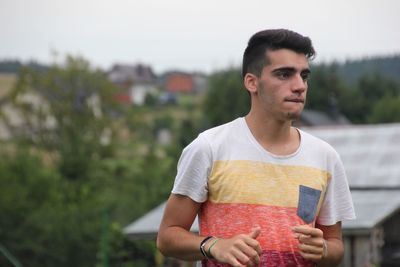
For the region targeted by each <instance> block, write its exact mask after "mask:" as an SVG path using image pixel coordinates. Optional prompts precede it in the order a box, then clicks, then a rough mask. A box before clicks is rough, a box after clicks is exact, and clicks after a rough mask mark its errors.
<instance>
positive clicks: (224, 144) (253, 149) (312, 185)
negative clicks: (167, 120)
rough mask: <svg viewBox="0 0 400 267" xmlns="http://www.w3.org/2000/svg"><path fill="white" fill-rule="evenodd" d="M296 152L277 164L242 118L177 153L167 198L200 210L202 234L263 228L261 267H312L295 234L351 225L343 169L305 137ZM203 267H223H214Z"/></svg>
mask: <svg viewBox="0 0 400 267" xmlns="http://www.w3.org/2000/svg"><path fill="white" fill-rule="evenodd" d="M298 131H299V133H300V137H301V140H300V146H299V148H298V149H297V151H296V152H294V153H293V154H291V155H286V156H277V155H274V154H272V153H270V152H268V151H267V150H265V149H264V148H263V147H262V146H261V145H260V144H259V143H258V142H257V141H256V139H255V138H254V136H253V135H252V133H251V132H250V129H249V128H248V126H247V123H246V121H245V119H244V118H238V119H236V120H234V121H232V122H230V123H227V124H224V125H221V126H218V127H215V128H212V129H209V130H207V131H205V132H203V133H201V134H200V135H199V136H198V137H197V138H196V139H195V140H194V141H193V142H192V143H191V144H189V145H188V146H187V147H186V148H185V149H184V150H183V152H182V155H181V158H180V160H179V163H178V173H177V176H176V179H175V183H174V187H173V190H172V193H174V194H181V195H186V196H188V197H190V198H191V199H193V200H194V201H196V202H201V203H203V204H202V206H201V210H200V213H199V223H200V234H201V235H203V236H208V235H213V236H217V237H221V238H230V237H233V236H235V235H237V234H246V233H250V232H251V230H252V229H253V228H254V227H256V226H260V227H261V234H260V235H259V236H258V238H257V240H258V242H259V243H260V245H261V248H262V251H263V252H262V255H261V266H313V265H314V264H313V263H312V262H309V261H306V260H304V259H303V258H302V257H301V256H300V254H299V252H298V240H297V239H295V238H294V234H293V232H292V227H293V226H296V225H301V224H309V225H311V226H314V225H315V222H317V223H318V224H321V225H333V224H335V223H336V222H338V221H342V220H347V219H353V218H354V217H355V215H354V209H353V204H352V200H351V195H350V191H349V187H348V183H347V179H346V175H345V172H344V169H343V165H342V162H341V160H340V158H339V156H338V154H337V153H336V151H335V150H334V149H333V148H332V147H331V146H330V145H328V144H327V143H326V142H324V141H322V140H320V139H317V138H316V137H313V136H311V135H309V134H307V133H305V132H304V131H302V130H299V129H298ZM203 266H223V265H221V264H218V263H216V262H215V261H212V260H205V261H203Z"/></svg>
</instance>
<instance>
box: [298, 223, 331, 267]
mask: <svg viewBox="0 0 400 267" xmlns="http://www.w3.org/2000/svg"><path fill="white" fill-rule="evenodd" d="M293 231H294V233H295V238H297V239H298V240H299V249H300V254H301V256H302V257H303V258H304V259H306V260H311V261H313V262H316V263H318V262H320V261H321V260H322V259H323V258H324V257H326V256H327V247H326V242H325V240H324V235H323V232H322V231H321V229H318V228H312V227H310V226H308V225H301V226H296V227H294V228H293Z"/></svg>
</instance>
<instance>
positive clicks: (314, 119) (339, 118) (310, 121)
mask: <svg viewBox="0 0 400 267" xmlns="http://www.w3.org/2000/svg"><path fill="white" fill-rule="evenodd" d="M295 124H300V125H304V126H326V125H347V124H351V122H350V121H349V120H348V119H347V118H346V117H345V116H344V115H342V114H335V115H334V116H332V115H329V114H327V113H324V112H321V111H316V110H310V109H305V110H303V112H302V113H301V116H300V121H298V122H295Z"/></svg>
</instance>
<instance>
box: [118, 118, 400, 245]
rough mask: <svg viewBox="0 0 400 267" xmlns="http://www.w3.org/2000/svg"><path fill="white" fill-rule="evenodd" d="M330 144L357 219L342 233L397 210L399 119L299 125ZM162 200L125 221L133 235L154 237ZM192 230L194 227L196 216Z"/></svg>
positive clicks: (367, 225)
mask: <svg viewBox="0 0 400 267" xmlns="http://www.w3.org/2000/svg"><path fill="white" fill-rule="evenodd" d="M303 130H304V131H306V132H309V133H311V134H313V135H315V136H317V137H319V138H321V139H323V140H325V141H327V142H328V143H329V144H331V145H332V146H333V147H334V148H335V149H336V150H337V151H338V153H339V155H340V156H341V158H342V160H343V164H344V166H345V169H346V173H347V176H348V179H349V184H350V187H351V194H352V197H353V202H354V208H355V211H356V216H357V219H356V220H353V221H345V222H343V230H344V233H355V234H357V233H359V234H362V233H365V232H368V231H369V229H371V228H372V227H374V226H376V225H379V224H381V223H382V222H384V221H385V219H387V218H388V217H390V216H391V215H393V214H394V213H396V212H398V211H399V210H400V164H399V163H400V123H397V124H381V125H356V126H355V125H351V126H335V127H313V128H303ZM164 208H165V203H162V204H161V205H160V206H158V207H156V208H155V209H153V210H152V211H150V212H149V213H147V214H146V215H145V216H143V217H141V218H140V219H139V220H137V221H135V222H133V223H132V224H130V225H128V226H127V227H126V228H125V229H124V232H125V233H126V234H127V235H129V236H131V237H135V238H155V236H156V235H157V232H158V227H159V225H160V222H161V218H162V215H163V211H164ZM192 231H198V223H197V220H196V221H195V222H194V223H193V226H192Z"/></svg>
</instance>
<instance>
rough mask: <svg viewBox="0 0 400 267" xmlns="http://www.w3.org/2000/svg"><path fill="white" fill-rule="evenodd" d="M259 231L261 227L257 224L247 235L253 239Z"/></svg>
mask: <svg viewBox="0 0 400 267" xmlns="http://www.w3.org/2000/svg"><path fill="white" fill-rule="evenodd" d="M260 233H261V227H260V226H257V227H254V228H253V229H252V230H251V232H250V234H249V236H250V237H251V238H253V239H256V238H257V237H258V236H259V235H260Z"/></svg>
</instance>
